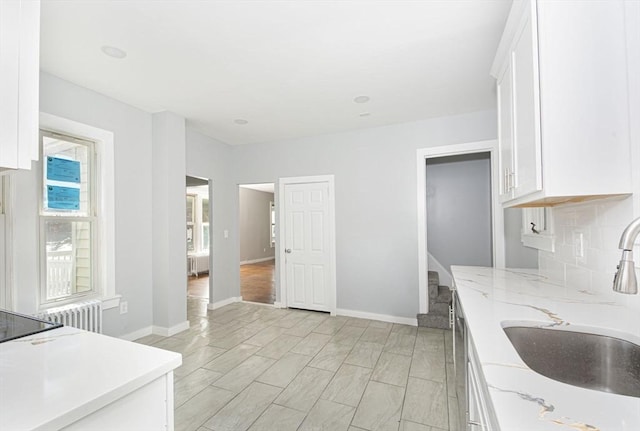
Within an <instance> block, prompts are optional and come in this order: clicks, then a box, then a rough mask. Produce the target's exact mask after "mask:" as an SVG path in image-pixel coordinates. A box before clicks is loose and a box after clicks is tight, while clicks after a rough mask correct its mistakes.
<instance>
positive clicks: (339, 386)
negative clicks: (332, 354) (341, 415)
mask: <svg viewBox="0 0 640 431" xmlns="http://www.w3.org/2000/svg"><path fill="white" fill-rule="evenodd" d="M371 371H372V370H371V369H370V368H363V367H357V366H355V365H347V364H343V365H342V366H341V367H340V369H339V370H338V372H337V373H336V374H335V376H334V377H333V380H331V383H329V386H327V389H325V390H324V392H323V393H322V396H321V397H320V398H322V399H327V400H329V401H334V402H336V403H340V404H346V405H348V406H352V407H357V406H358V403H359V402H360V398H362V394H363V393H364V390H365V388H366V387H367V383H368V382H369V377H371Z"/></svg>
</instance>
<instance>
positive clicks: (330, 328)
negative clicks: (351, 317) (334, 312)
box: [313, 317, 347, 335]
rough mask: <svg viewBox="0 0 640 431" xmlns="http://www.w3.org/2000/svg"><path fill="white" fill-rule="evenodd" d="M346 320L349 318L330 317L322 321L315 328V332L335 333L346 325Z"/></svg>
mask: <svg viewBox="0 0 640 431" xmlns="http://www.w3.org/2000/svg"><path fill="white" fill-rule="evenodd" d="M346 322H347V319H340V318H337V317H330V318H329V319H327V320H325V321H324V322H322V323H321V324H320V325H319V326H317V327H316V328H315V329H314V330H313V332H317V333H318V334H325V335H334V334H335V333H336V332H338V331H339V330H340V329H341V328H342V327H343V326H344V325H345V323H346Z"/></svg>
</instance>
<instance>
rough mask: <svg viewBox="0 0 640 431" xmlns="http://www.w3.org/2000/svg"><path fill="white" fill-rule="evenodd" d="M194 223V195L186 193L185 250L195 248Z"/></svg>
mask: <svg viewBox="0 0 640 431" xmlns="http://www.w3.org/2000/svg"><path fill="white" fill-rule="evenodd" d="M195 223H196V195H187V252H189V251H194V250H195V249H196V239H195V235H194V225H195Z"/></svg>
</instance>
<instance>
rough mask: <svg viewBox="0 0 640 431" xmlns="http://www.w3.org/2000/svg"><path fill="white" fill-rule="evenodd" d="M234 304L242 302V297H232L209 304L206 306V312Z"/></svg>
mask: <svg viewBox="0 0 640 431" xmlns="http://www.w3.org/2000/svg"><path fill="white" fill-rule="evenodd" d="M234 302H242V296H232V297H231V298H227V299H223V300H222V301H218V302H211V303H209V304H207V309H208V310H217V309H218V308H221V307H224V306H225V305H229V304H233V303H234Z"/></svg>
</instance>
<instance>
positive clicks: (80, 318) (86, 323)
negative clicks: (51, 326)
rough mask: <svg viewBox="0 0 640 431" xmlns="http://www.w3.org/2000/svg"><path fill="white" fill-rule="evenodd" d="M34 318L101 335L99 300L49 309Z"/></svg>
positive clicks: (100, 304)
mask: <svg viewBox="0 0 640 431" xmlns="http://www.w3.org/2000/svg"><path fill="white" fill-rule="evenodd" d="M36 317H39V318H41V319H45V320H50V321H52V322H56V323H62V324H63V325H65V326H73V327H74V328H78V329H84V330H85V331H91V332H97V333H99V334H101V333H102V301H99V300H95V301H85V302H79V303H77V304H69V305H63V306H62V307H56V308H50V309H48V310H46V311H43V312H42V313H39V314H37V315H36Z"/></svg>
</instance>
